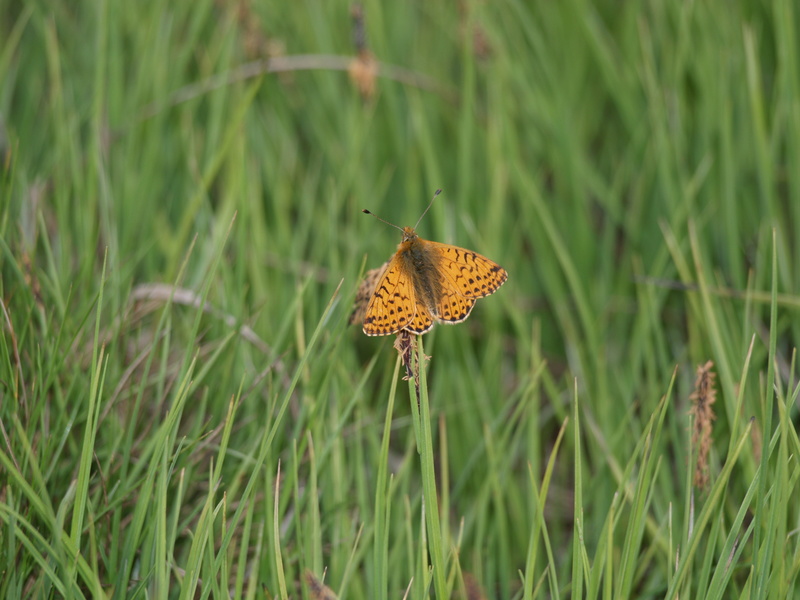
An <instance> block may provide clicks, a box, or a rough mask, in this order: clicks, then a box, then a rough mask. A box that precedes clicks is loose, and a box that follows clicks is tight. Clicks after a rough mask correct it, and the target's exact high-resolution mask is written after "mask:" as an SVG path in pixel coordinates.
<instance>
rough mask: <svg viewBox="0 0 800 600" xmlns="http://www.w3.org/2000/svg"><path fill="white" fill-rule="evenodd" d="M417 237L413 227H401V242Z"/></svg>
mask: <svg viewBox="0 0 800 600" xmlns="http://www.w3.org/2000/svg"><path fill="white" fill-rule="evenodd" d="M417 237H419V236H418V235H417V232H416V231H414V228H413V227H403V243H405V242H411V241H413V240H415V239H417Z"/></svg>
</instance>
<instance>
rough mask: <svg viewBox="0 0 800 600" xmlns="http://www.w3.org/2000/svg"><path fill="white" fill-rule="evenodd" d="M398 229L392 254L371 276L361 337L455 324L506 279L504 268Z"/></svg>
mask: <svg viewBox="0 0 800 600" xmlns="http://www.w3.org/2000/svg"><path fill="white" fill-rule="evenodd" d="M402 231H403V238H402V241H401V242H400V244H399V245H398V247H397V252H396V253H395V254H394V256H393V257H392V258H391V259H390V260H389V262H388V263H387V264H386V265H385V266H384V267H383V268H382V270H381V271H379V272H378V273H377V274H376V277H377V282H376V283H375V287H374V290H373V291H372V294H371V297H370V299H369V304H368V305H367V309H366V313H365V315H364V321H363V330H364V333H365V334H367V335H391V334H393V333H398V332H400V331H402V330H406V331H409V332H411V333H414V334H417V335H421V334H423V333H426V332H428V331H430V329H431V328H432V327H433V325H434V323H435V322H436V321H441V322H443V323H460V322H462V321H464V320H465V319H466V318H467V317H468V316H469V314H470V312H471V311H472V307H473V306H474V305H475V301H476V300H477V299H478V298H483V297H484V296H488V295H489V294H491V293H493V292H494V291H496V290H497V288H499V287H500V286H501V285H503V283H505V281H506V279H507V278H508V273H506V271H505V269H503V268H502V267H501V266H500V265H498V264H496V263H494V262H492V261H491V260H489V259H488V258H486V257H484V256H481V255H480V254H477V253H476V252H472V251H470V250H466V249H464V248H459V247H457V246H451V245H449V244H440V243H438V242H431V241H428V240H424V239H422V238H421V237H419V236H418V235H417V233H416V231H415V230H414V228H412V227H404V228H403V230H402Z"/></svg>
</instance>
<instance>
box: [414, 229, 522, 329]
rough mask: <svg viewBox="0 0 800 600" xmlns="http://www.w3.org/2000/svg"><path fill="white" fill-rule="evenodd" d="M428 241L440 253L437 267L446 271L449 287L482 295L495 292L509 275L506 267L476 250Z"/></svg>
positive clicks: (469, 295) (469, 294) (466, 294)
mask: <svg viewBox="0 0 800 600" xmlns="http://www.w3.org/2000/svg"><path fill="white" fill-rule="evenodd" d="M428 243H429V244H431V249H432V250H433V251H434V253H435V256H437V260H438V263H439V264H438V265H437V267H438V270H439V272H441V273H442V274H443V275H444V277H443V278H442V279H443V281H446V282H447V283H448V285H447V288H448V289H451V290H452V291H453V292H455V293H457V294H459V295H461V296H463V297H464V298H483V297H485V296H488V295H489V294H493V293H494V292H496V291H497V288H499V287H500V286H501V285H503V284H504V283H505V282H506V279H508V273H506V270H505V269H504V268H503V267H501V266H500V265H498V264H497V263H496V262H494V261H491V260H489V259H488V258H486V257H485V256H481V255H480V254H478V253H477V252H472V251H471V250H466V249H464V248H459V247H458V246H449V245H447V244H440V243H438V242H428ZM471 308H472V307H471V306H470V309H471ZM467 315H469V311H467ZM465 318H466V315H465V316H464V318H463V319H465ZM463 319H461V320H463Z"/></svg>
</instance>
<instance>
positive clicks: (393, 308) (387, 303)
mask: <svg viewBox="0 0 800 600" xmlns="http://www.w3.org/2000/svg"><path fill="white" fill-rule="evenodd" d="M416 304H417V302H416V297H415V294H414V286H413V284H412V282H411V279H410V278H409V277H407V276H406V275H405V274H404V273H403V269H402V262H401V261H400V260H398V258H397V257H394V258H393V259H392V260H391V261H390V262H389V266H388V268H387V269H386V272H385V273H384V274H383V276H382V277H381V279H380V280H379V281H378V283H377V285H376V286H375V291H374V292H373V294H372V299H371V300H370V301H369V305H368V306H367V313H366V316H365V317H364V327H363V329H364V333H366V334H367V335H390V334H392V333H397V332H398V331H400V330H401V329H404V328H405V327H406V325H408V324H409V322H410V321H411V320H412V319H413V318H414V312H415V310H414V308H415V307H416Z"/></svg>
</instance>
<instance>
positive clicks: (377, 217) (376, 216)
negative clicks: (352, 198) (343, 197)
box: [361, 208, 403, 231]
mask: <svg viewBox="0 0 800 600" xmlns="http://www.w3.org/2000/svg"><path fill="white" fill-rule="evenodd" d="M361 212H363V213H364V214H367V215H372V216H373V217H375V218H376V219H378V221H383V222H384V223H386V224H387V225H389V226H391V227H394V228H395V229H399V230H400V231H403V228H402V227H398V226H397V225H395V224H394V223H389V221H387V220H386V219H381V218H380V217H379V216H378V215H376V214H375V213H374V212H369V211H368V210H367V209H366V208H362V209H361Z"/></svg>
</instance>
